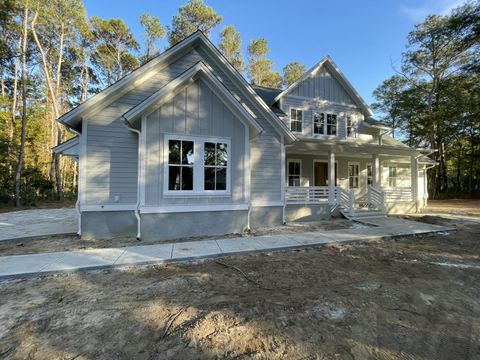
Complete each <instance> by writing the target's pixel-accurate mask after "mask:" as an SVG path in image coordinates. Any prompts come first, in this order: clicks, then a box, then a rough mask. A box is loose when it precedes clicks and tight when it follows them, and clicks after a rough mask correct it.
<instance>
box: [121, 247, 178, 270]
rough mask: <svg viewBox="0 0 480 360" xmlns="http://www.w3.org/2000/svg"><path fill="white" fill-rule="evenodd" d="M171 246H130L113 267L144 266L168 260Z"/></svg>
mask: <svg viewBox="0 0 480 360" xmlns="http://www.w3.org/2000/svg"><path fill="white" fill-rule="evenodd" d="M172 249H173V244H160V245H144V246H130V247H127V248H126V249H125V251H124V252H123V254H122V255H120V257H119V258H118V259H117V260H116V261H115V265H126V264H142V263H143V264H145V263H149V262H154V261H164V260H170V259H171V257H172Z"/></svg>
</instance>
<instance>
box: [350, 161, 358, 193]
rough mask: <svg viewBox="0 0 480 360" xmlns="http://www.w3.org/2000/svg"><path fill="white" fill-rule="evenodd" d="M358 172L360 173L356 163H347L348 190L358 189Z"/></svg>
mask: <svg viewBox="0 0 480 360" xmlns="http://www.w3.org/2000/svg"><path fill="white" fill-rule="evenodd" d="M359 172H360V163H358V162H350V161H349V162H348V187H349V188H350V189H358V188H359V185H360V184H359V180H360V179H359Z"/></svg>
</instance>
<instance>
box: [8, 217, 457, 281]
mask: <svg viewBox="0 0 480 360" xmlns="http://www.w3.org/2000/svg"><path fill="white" fill-rule="evenodd" d="M372 221H373V222H376V223H372ZM365 222H366V223H367V222H368V223H369V225H373V226H367V225H362V224H357V225H354V226H353V227H352V228H348V229H337V230H332V231H312V232H299V233H293V234H283V235H271V236H252V237H238V238H224V239H218V240H203V241H189V242H178V243H166V244H159V245H144V246H129V247H120V248H104V249H90V250H79V251H64V252H53V253H41V254H34V255H16V256H3V257H0V278H16V277H24V276H36V275H41V274H46V273H52V272H60V271H78V270H88V269H101V268H108V267H118V266H125V265H141V264H152V263H165V262H175V261H185V260H194V259H205V258H211V257H219V256H227V255H232V254H240V253H249V252H257V251H275V250H286V249H294V248H301V247H311V246H322V245H325V244H333V243H338V242H345V241H347V242H350V241H359V240H372V239H381V238H389V237H394V236H402V235H412V234H426V233H435V232H443V231H451V230H455V229H452V228H447V227H444V226H439V225H431V224H426V223H420V222H416V221H409V220H403V219H392V218H385V219H381V220H379V219H368V220H366V221H365Z"/></svg>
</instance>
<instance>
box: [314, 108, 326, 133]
mask: <svg viewBox="0 0 480 360" xmlns="http://www.w3.org/2000/svg"><path fill="white" fill-rule="evenodd" d="M313 133H314V134H322V135H323V134H325V114H323V113H314V114H313Z"/></svg>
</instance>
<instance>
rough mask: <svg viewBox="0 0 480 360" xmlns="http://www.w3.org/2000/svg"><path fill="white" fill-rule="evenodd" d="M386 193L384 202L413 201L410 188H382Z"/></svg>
mask: <svg viewBox="0 0 480 360" xmlns="http://www.w3.org/2000/svg"><path fill="white" fill-rule="evenodd" d="M383 191H384V192H385V195H386V202H395V201H413V191H412V188H394V189H383Z"/></svg>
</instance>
